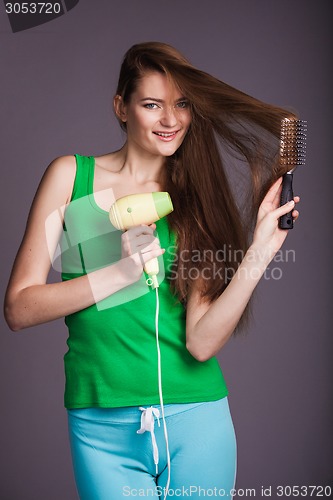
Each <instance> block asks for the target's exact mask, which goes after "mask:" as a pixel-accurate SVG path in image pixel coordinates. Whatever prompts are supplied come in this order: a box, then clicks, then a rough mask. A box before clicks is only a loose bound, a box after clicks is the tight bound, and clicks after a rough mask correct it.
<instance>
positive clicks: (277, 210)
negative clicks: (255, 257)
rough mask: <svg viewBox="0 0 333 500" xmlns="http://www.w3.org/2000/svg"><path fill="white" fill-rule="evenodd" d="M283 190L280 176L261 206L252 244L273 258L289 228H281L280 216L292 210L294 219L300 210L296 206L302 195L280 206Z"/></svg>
mask: <svg viewBox="0 0 333 500" xmlns="http://www.w3.org/2000/svg"><path fill="white" fill-rule="evenodd" d="M281 191H282V177H279V179H278V180H277V181H276V182H274V184H273V185H272V186H271V188H270V189H269V191H268V192H267V194H266V196H265V198H264V199H263V201H262V203H261V205H260V207H259V210H258V216H257V223H256V227H255V230H254V235H253V243H252V246H255V247H256V248H260V249H261V251H263V252H265V254H266V255H269V256H270V258H273V257H274V255H275V254H276V252H277V251H278V250H279V249H280V248H281V246H282V244H283V242H284V240H285V239H286V237H287V234H288V230H286V229H280V228H279V226H278V222H279V218H280V217H281V216H282V215H285V214H287V213H289V212H291V211H292V216H293V219H294V221H295V220H297V219H298V216H299V212H298V211H297V210H295V208H294V207H295V205H296V203H298V202H299V201H300V197H299V196H295V197H294V202H293V203H290V202H289V203H286V204H285V205H282V206H281V207H280V197H281ZM266 252H267V253H266Z"/></svg>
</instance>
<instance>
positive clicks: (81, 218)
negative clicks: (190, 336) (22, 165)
mask: <svg viewBox="0 0 333 500" xmlns="http://www.w3.org/2000/svg"><path fill="white" fill-rule="evenodd" d="M75 157H76V164H77V170H76V177H75V183H74V187H73V193H72V199H71V202H70V204H69V205H68V207H67V209H66V212H65V220H64V230H63V233H62V236H61V240H60V254H59V258H60V259H61V266H62V279H63V280H69V279H73V278H75V277H78V276H82V275H84V274H87V273H89V272H92V271H94V270H97V269H101V268H103V267H105V266H109V265H111V264H113V263H115V262H117V261H118V260H120V258H121V234H122V231H119V230H116V229H115V228H114V227H113V226H112V224H111V223H110V221H109V216H108V212H106V211H105V210H102V209H101V208H100V207H99V206H98V205H97V204H96V202H95V198H94V195H93V181H94V170H95V160H94V157H92V156H89V157H88V156H80V155H75ZM155 234H156V235H157V236H158V238H159V240H160V242H161V246H162V247H163V248H166V251H165V253H164V254H163V255H162V256H160V257H158V261H159V268H160V271H159V274H158V276H157V278H158V282H159V288H158V294H159V317H158V333H159V343H160V351H161V366H162V389H163V400H164V403H165V404H169V403H192V402H201V401H215V400H217V399H220V398H222V397H224V396H226V395H227V394H228V390H227V387H226V384H225V380H224V377H223V374H222V372H221V369H220V366H219V363H218V360H217V358H216V357H213V358H211V359H209V360H208V361H205V362H199V361H197V360H196V359H195V358H194V357H193V356H192V355H191V354H190V353H189V352H188V350H187V349H186V345H185V324H186V323H185V322H186V313H185V309H184V306H183V305H182V304H181V302H180V301H179V300H178V299H177V297H176V296H174V295H173V294H172V292H171V290H170V278H171V275H172V270H171V267H170V266H171V264H172V261H173V259H174V257H175V255H176V248H177V247H176V235H175V233H174V231H171V230H170V229H169V225H168V221H167V217H163V218H162V219H160V220H159V221H157V222H156V231H155ZM146 278H147V275H145V273H143V274H142V278H141V279H140V280H139V281H138V282H137V283H134V284H133V285H130V286H128V287H125V288H124V289H122V290H120V291H118V292H116V293H114V294H112V295H110V296H109V297H107V298H106V299H104V300H102V301H100V302H98V303H96V304H94V305H92V306H90V307H87V308H86V309H83V310H81V311H79V312H76V313H74V314H70V315H69V316H66V318H65V323H66V325H67V327H68V339H67V345H68V350H67V352H66V353H65V355H64V368H65V393H64V404H65V407H66V408H68V409H69V408H84V407H102V408H108V407H121V406H140V405H153V404H159V402H160V400H159V392H158V364H157V348H156V332H155V312H156V292H155V290H153V289H152V288H151V287H148V286H147V284H146Z"/></svg>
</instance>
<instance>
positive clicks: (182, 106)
mask: <svg viewBox="0 0 333 500" xmlns="http://www.w3.org/2000/svg"><path fill="white" fill-rule="evenodd" d="M188 106H189V102H188V101H179V102H177V108H180V109H185V108H188Z"/></svg>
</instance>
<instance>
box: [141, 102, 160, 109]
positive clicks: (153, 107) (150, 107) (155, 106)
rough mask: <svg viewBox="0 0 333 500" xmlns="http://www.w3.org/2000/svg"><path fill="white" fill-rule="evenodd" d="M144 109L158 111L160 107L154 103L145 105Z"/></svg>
mask: <svg viewBox="0 0 333 500" xmlns="http://www.w3.org/2000/svg"><path fill="white" fill-rule="evenodd" d="M143 107H144V108H146V109H156V108H157V107H158V106H157V104H156V103H154V102H148V103H147V104H144V106H143Z"/></svg>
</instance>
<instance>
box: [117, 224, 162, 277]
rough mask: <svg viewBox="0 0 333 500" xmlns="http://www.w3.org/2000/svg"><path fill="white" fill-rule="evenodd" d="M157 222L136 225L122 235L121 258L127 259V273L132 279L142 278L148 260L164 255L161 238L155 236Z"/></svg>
mask: <svg viewBox="0 0 333 500" xmlns="http://www.w3.org/2000/svg"><path fill="white" fill-rule="evenodd" d="M155 229H156V224H155V223H153V224H150V225H145V224H141V225H140V226H134V227H131V228H129V229H128V230H127V231H125V232H124V233H123V234H122V235H121V258H122V259H127V263H128V266H127V265H126V273H128V276H129V278H130V279H131V280H134V281H137V280H139V279H140V277H141V275H142V273H143V268H144V265H145V264H146V262H148V261H149V260H151V259H154V258H155V257H158V256H159V255H163V253H164V252H165V249H164V248H161V245H160V241H159V239H158V238H157V237H156V236H154V231H155Z"/></svg>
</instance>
